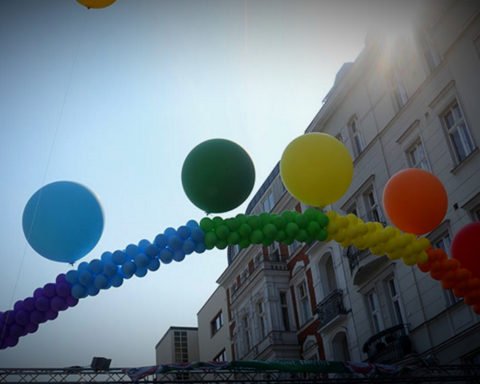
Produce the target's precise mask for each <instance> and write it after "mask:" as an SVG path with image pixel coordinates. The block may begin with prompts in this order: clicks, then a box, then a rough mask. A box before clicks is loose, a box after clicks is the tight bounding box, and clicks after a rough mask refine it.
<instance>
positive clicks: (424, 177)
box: [383, 168, 448, 235]
mask: <svg viewBox="0 0 480 384" xmlns="http://www.w3.org/2000/svg"><path fill="white" fill-rule="evenodd" d="M383 206H384V208H385V212H386V213H387V216H388V217H389V219H390V220H391V222H392V223H393V224H394V225H395V226H396V227H397V228H399V229H401V230H402V231H405V232H409V233H414V234H416V235H422V234H424V233H428V232H430V231H431V230H433V229H434V228H435V227H436V226H437V225H439V224H440V223H441V222H442V220H443V218H444V217H445V214H446V213H447V208H448V197H447V192H446V191H445V188H444V186H443V184H442V182H441V181H440V180H439V179H438V178H437V177H436V176H435V175H433V174H431V173H430V172H427V171H424V170H423V169H418V168H408V169H404V170H401V171H399V172H397V173H396V174H395V175H393V176H392V177H391V178H390V180H388V182H387V184H386V185H385V188H384V190H383Z"/></svg>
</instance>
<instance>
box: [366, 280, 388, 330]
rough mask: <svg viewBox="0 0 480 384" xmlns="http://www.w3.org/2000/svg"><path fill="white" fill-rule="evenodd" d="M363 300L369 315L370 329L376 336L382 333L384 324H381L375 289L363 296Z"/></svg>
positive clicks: (380, 313)
mask: <svg viewBox="0 0 480 384" xmlns="http://www.w3.org/2000/svg"><path fill="white" fill-rule="evenodd" d="M365 298H366V300H367V307H368V309H369V313H370V322H371V325H372V329H373V331H374V334H377V333H379V332H381V331H383V329H385V324H384V322H383V316H382V311H381V307H380V300H379V297H378V293H377V290H376V288H372V289H370V290H369V291H368V292H367V293H366V294H365ZM372 303H373V305H372Z"/></svg>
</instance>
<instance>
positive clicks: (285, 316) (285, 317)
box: [278, 290, 292, 332]
mask: <svg viewBox="0 0 480 384" xmlns="http://www.w3.org/2000/svg"><path fill="white" fill-rule="evenodd" d="M278 297H279V301H280V313H281V314H282V325H283V330H284V331H286V332H290V331H291V330H292V327H291V321H290V311H289V310H288V291H287V290H285V291H279V295H278ZM283 298H285V300H283Z"/></svg>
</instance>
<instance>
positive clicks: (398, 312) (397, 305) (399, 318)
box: [393, 300, 403, 324]
mask: <svg viewBox="0 0 480 384" xmlns="http://www.w3.org/2000/svg"><path fill="white" fill-rule="evenodd" d="M393 306H394V308H395V315H396V316H397V321H398V324H402V323H403V318H402V311H401V310H400V303H399V302H398V300H395V301H394V302H393Z"/></svg>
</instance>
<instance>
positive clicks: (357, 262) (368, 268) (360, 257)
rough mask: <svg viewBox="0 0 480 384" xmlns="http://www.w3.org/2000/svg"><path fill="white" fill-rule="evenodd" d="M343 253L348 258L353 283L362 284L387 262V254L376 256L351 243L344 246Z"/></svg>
mask: <svg viewBox="0 0 480 384" xmlns="http://www.w3.org/2000/svg"><path fill="white" fill-rule="evenodd" d="M343 255H344V256H345V257H346V258H347V259H348V265H349V266H350V273H351V275H352V281H353V284H354V285H361V284H363V283H364V282H365V281H366V280H367V279H369V278H370V276H372V274H373V273H374V272H375V270H377V269H379V268H381V267H383V266H384V265H385V264H387V263H388V262H389V259H388V257H387V256H376V255H373V254H372V253H371V252H370V250H368V249H365V250H360V249H357V248H356V247H354V246H353V245H351V246H349V247H348V248H346V249H345V250H344V252H343Z"/></svg>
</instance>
